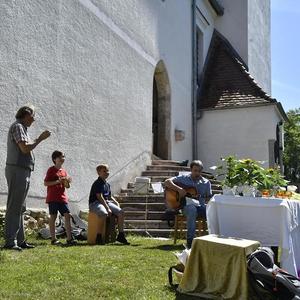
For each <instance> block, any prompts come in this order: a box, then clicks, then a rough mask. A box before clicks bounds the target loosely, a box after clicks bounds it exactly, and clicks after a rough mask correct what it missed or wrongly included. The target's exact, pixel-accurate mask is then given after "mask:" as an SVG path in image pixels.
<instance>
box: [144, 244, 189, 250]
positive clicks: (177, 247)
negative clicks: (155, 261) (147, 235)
mask: <svg viewBox="0 0 300 300" xmlns="http://www.w3.org/2000/svg"><path fill="white" fill-rule="evenodd" d="M144 249H158V250H163V251H173V250H184V249H185V248H184V246H183V245H158V246H153V247H144Z"/></svg>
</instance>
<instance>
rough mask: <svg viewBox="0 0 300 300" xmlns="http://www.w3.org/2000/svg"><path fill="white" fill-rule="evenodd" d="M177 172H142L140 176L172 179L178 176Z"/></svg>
mask: <svg viewBox="0 0 300 300" xmlns="http://www.w3.org/2000/svg"><path fill="white" fill-rule="evenodd" d="M178 174H179V172H178V171H172V170H157V171H143V172H142V176H145V177H151V176H166V177H173V176H178Z"/></svg>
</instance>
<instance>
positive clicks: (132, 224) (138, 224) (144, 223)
mask: <svg viewBox="0 0 300 300" xmlns="http://www.w3.org/2000/svg"><path fill="white" fill-rule="evenodd" d="M124 227H125V228H126V229H131V228H132V229H170V226H169V225H168V222H167V221H164V220H125V221H124Z"/></svg>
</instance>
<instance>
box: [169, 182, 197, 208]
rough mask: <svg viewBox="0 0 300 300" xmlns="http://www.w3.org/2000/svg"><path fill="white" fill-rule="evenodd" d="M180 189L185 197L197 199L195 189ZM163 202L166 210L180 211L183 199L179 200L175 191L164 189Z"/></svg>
mask: <svg viewBox="0 0 300 300" xmlns="http://www.w3.org/2000/svg"><path fill="white" fill-rule="evenodd" d="M177 185H178V184H177ZM182 188H183V189H184V190H185V191H186V197H189V198H194V199H198V197H199V195H198V192H197V190H196V188H195V187H184V186H182ZM165 201H166V205H167V207H168V208H172V209H180V208H181V207H182V206H183V201H184V198H180V196H179V193H178V192H177V191H175V190H172V189H170V188H167V187H166V188H165Z"/></svg>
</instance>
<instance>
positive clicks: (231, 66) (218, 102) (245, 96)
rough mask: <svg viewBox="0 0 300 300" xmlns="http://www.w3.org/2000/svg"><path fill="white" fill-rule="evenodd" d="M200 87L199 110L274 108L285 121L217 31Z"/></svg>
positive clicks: (272, 99)
mask: <svg viewBox="0 0 300 300" xmlns="http://www.w3.org/2000/svg"><path fill="white" fill-rule="evenodd" d="M199 84H200V89H199V94H198V109H217V108H237V107H244V106H258V105H268V104H275V105H277V107H278V109H279V111H280V113H281V114H282V116H283V117H284V119H285V117H286V115H285V112H284V110H283V108H282V106H281V104H280V103H279V102H277V101H276V99H274V98H272V97H271V96H270V95H268V94H267V93H266V92H264V91H263V89H262V88H261V87H260V86H259V85H258V83H257V82H256V81H255V80H254V78H253V77H252V76H251V75H250V73H249V71H248V67H247V65H246V63H245V62H244V61H243V60H242V58H241V57H240V56H239V55H238V53H237V52H236V51H235V49H234V48H233V47H232V45H231V44H230V43H229V42H228V40H227V39H226V38H225V37H223V36H222V35H221V34H220V33H219V32H217V31H216V30H215V32H214V34H213V37H212V40H211V44H210V49H209V52H208V55H207V58H206V63H205V66H204V68H203V73H202V76H201V78H200V83H199Z"/></svg>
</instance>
